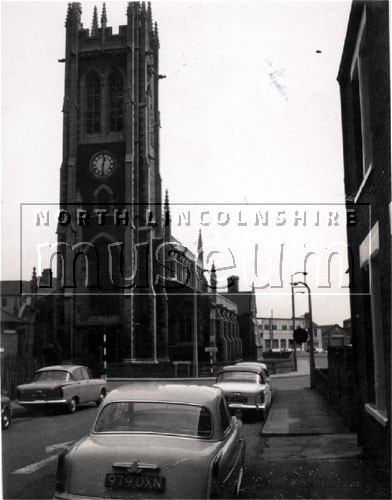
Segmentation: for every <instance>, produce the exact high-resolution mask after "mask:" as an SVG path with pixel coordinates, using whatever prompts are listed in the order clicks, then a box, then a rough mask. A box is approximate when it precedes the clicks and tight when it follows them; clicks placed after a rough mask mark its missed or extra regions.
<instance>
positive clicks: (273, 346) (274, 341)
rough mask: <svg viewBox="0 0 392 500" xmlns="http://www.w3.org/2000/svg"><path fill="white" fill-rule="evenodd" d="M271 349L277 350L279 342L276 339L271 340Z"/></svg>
mask: <svg viewBox="0 0 392 500" xmlns="http://www.w3.org/2000/svg"><path fill="white" fill-rule="evenodd" d="M272 349H279V340H278V339H273V340H272Z"/></svg>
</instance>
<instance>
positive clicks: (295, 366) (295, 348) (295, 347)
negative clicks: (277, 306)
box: [292, 291, 305, 371]
mask: <svg viewBox="0 0 392 500" xmlns="http://www.w3.org/2000/svg"><path fill="white" fill-rule="evenodd" d="M297 293H305V292H300V291H298V292H294V293H293V295H292V297H293V318H294V320H295V300H294V295H295V294H297ZM293 331H294V332H295V326H294V321H293ZM293 345H294V371H297V370H298V367H297V346H296V342H295V339H294V333H293Z"/></svg>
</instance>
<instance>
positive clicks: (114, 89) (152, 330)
mask: <svg viewBox="0 0 392 500" xmlns="http://www.w3.org/2000/svg"><path fill="white" fill-rule="evenodd" d="M81 13H82V9H81V5H80V3H72V4H69V6H68V12H67V17H66V23H65V28H66V48H65V60H64V62H65V89H64V105H63V114H64V117H63V159H62V165H61V174H60V206H61V210H62V212H60V217H59V224H58V250H59V253H60V255H59V258H58V269H57V276H58V277H59V281H60V291H61V292H62V294H61V295H60V296H59V299H58V305H57V313H56V317H57V320H58V338H61V339H62V341H61V349H62V352H61V357H62V359H73V360H75V361H80V362H83V363H88V364H90V365H91V364H94V363H95V362H96V361H97V360H98V359H99V358H100V357H102V342H103V336H104V335H105V336H106V338H107V357H108V361H109V362H113V363H115V362H124V360H126V361H129V362H138V361H141V360H143V361H147V362H157V361H158V357H159V356H163V357H164V356H165V352H164V349H163V350H162V349H161V348H159V352H158V344H159V343H160V335H161V333H160V332H161V330H163V331H165V335H166V334H167V325H162V324H161V323H160V321H161V320H160V318H165V317H167V314H164V312H163V313H162V308H164V307H167V306H166V305H165V302H164V301H163V303H162V302H161V303H159V301H162V300H163V299H162V298H160V297H157V294H156V292H155V290H154V277H153V265H152V264H153V262H152V259H153V248H154V247H155V246H156V244H157V241H159V240H160V239H162V238H163V237H164V235H163V234H162V226H161V225H159V224H158V225H151V224H149V222H148V217H147V216H146V214H148V213H151V212H153V213H156V212H157V211H159V212H160V213H161V212H162V208H161V205H162V195H161V189H162V188H161V176H160V169H159V128H160V117H159V93H158V84H159V80H160V78H161V77H160V75H159V38H158V28H157V25H156V23H155V25H154V24H153V21H152V13H151V6H150V4H149V3H148V4H147V5H146V4H145V3H139V2H130V3H129V4H128V8H127V13H126V16H127V24H126V25H124V26H120V27H119V31H118V34H113V33H112V28H111V27H109V26H108V14H109V15H110V12H108V13H107V11H106V6H105V4H104V5H103V9H102V12H101V16H99V15H98V12H97V9H96V8H94V14H93V19H92V24H91V30H89V29H84V28H83V25H82V23H81ZM159 215H160V214H159ZM157 301H158V309H159V311H161V313H160V314H157Z"/></svg>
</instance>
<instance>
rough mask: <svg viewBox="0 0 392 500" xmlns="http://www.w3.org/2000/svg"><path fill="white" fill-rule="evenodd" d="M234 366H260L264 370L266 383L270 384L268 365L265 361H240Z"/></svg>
mask: <svg viewBox="0 0 392 500" xmlns="http://www.w3.org/2000/svg"><path fill="white" fill-rule="evenodd" d="M235 366H255V367H256V368H261V369H262V370H264V373H265V375H266V378H267V381H268V383H269V384H271V382H270V376H269V372H268V367H267V365H266V364H265V363H259V362H258V361H241V362H239V363H236V364H235Z"/></svg>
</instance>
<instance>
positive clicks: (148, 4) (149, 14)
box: [147, 2, 152, 30]
mask: <svg viewBox="0 0 392 500" xmlns="http://www.w3.org/2000/svg"><path fill="white" fill-rule="evenodd" d="M147 21H148V27H149V29H151V30H152V11H151V2H148V3H147Z"/></svg>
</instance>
